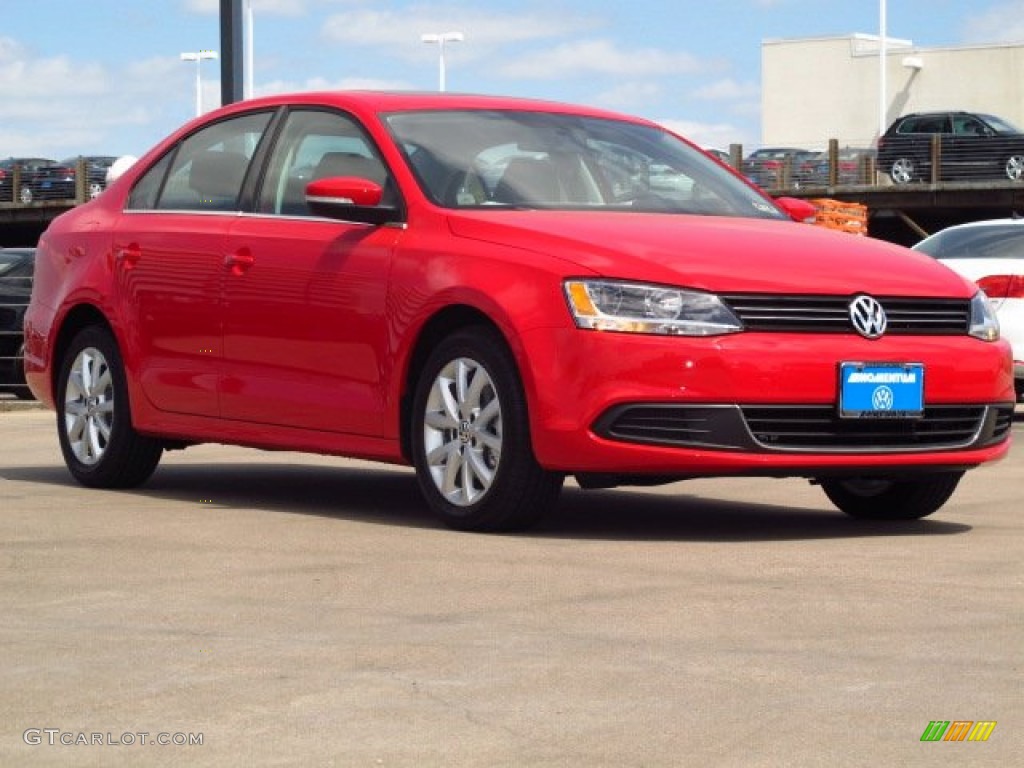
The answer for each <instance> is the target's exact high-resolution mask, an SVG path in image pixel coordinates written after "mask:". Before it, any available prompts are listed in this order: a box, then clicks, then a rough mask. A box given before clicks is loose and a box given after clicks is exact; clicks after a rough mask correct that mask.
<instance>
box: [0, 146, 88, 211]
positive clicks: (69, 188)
mask: <svg viewBox="0 0 1024 768" xmlns="http://www.w3.org/2000/svg"><path fill="white" fill-rule="evenodd" d="M59 167H64V168H73V170H74V180H69V179H67V178H66V176H61V175H59V174H54V173H52V172H51V171H49V170H42V171H26V169H24V168H22V167H21V166H20V165H14V166H13V167H12V168H10V169H3V170H0V207H3V208H31V207H40V206H45V205H48V204H52V203H55V202H61V203H68V204H78V203H84V202H86V201H87V200H89V199H90V198H93V197H95V196H96V195H97V194H99V193H100V192H101V191H102V190H103V188H104V187H105V186H106V179H105V176H104V177H103V178H101V177H100V175H99V173H98V172H93V173H91V174H90V169H89V164H88V163H87V162H86V160H85V159H84V158H80V159H79V160H78V161H77V162H76V163H75V164H74V165H73V166H63V165H62V166H59Z"/></svg>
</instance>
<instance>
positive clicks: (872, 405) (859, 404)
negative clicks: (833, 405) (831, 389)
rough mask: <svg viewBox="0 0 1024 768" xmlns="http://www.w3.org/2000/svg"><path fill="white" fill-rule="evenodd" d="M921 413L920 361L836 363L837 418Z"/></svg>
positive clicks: (904, 416)
mask: <svg viewBox="0 0 1024 768" xmlns="http://www.w3.org/2000/svg"><path fill="white" fill-rule="evenodd" d="M922 416H924V364H923V363H861V362H847V363H841V364H840V366H839V417H840V418H843V419H919V418H921V417H922Z"/></svg>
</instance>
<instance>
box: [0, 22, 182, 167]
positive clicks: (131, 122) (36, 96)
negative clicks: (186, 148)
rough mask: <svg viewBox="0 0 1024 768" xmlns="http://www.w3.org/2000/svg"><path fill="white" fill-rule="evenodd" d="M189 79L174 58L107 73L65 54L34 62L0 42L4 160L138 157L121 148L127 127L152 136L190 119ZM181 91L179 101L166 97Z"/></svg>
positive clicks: (17, 46) (31, 55) (17, 47)
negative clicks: (108, 155) (104, 155)
mask: <svg viewBox="0 0 1024 768" xmlns="http://www.w3.org/2000/svg"><path fill="white" fill-rule="evenodd" d="M191 82H192V80H191V78H190V77H189V73H188V72H186V71H185V70H184V69H183V68H182V67H181V63H180V62H179V61H178V60H177V58H176V57H175V58H152V59H149V60H146V61H140V62H136V63H134V64H132V65H131V66H128V67H126V68H125V69H123V70H121V71H118V72H116V73H115V72H112V71H110V70H109V69H107V68H106V67H104V66H102V65H100V64H98V63H96V62H90V61H79V60H75V59H73V58H71V57H69V56H65V55H58V56H39V55H37V54H36V53H35V52H34V51H32V50H31V49H29V48H28V47H27V46H25V45H23V44H21V43H19V42H18V41H15V40H12V39H10V38H0V147H2V149H3V152H4V154H5V155H7V154H10V155H44V156H49V157H56V158H60V157H63V156H67V155H72V154H78V153H83V154H89V153H92V152H112V153H118V152H121V151H128V150H131V151H140V150H141V149H144V148H143V147H123V146H121V144H122V142H123V139H122V135H123V134H125V133H126V132H127V131H128V129H135V128H138V127H140V126H150V127H151V128H152V131H153V133H154V134H156V135H162V134H164V133H167V132H169V131H170V130H172V129H173V128H174V127H176V125H177V124H178V123H179V122H180V121H181V120H182V119H183V118H185V117H187V116H189V115H190V114H191V110H190V106H189V105H191V104H192V103H193V102H192V100H191V99H193V98H194V96H191V95H190V94H192V93H193V92H192V91H190V90H189V85H190V84H191ZM168 93H172V94H173V93H180V94H181V99H180V101H175V100H173V99H168Z"/></svg>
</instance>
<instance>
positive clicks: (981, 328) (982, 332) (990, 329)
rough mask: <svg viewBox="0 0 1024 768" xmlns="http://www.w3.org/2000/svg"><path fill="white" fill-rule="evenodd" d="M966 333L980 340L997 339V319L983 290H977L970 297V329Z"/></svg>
mask: <svg viewBox="0 0 1024 768" xmlns="http://www.w3.org/2000/svg"><path fill="white" fill-rule="evenodd" d="M968 333H970V334H971V336H973V337H974V338H976V339H981V340H982V341H998V340H999V320H998V319H997V318H996V311H995V310H994V309H992V304H991V303H990V302H989V300H988V296H986V295H985V292H984V291H978V292H977V293H976V294H974V298H972V299H971V330H970V331H968Z"/></svg>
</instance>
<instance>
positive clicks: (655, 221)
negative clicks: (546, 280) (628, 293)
mask: <svg viewBox="0 0 1024 768" xmlns="http://www.w3.org/2000/svg"><path fill="white" fill-rule="evenodd" d="M449 225H450V227H451V230H452V232H453V233H454V234H455V235H457V236H459V237H465V238H470V239H474V240H480V241H484V242H489V243H495V244H500V245H506V246H511V247H515V248H523V249H527V250H530V251H534V252H536V253H543V254H547V255H549V256H554V257H557V258H559V259H562V260H564V261H568V262H571V263H573V264H575V265H577V266H578V267H579V269H580V273H579V276H581V277H582V276H584V275H585V273H586V272H593V273H596V274H599V275H602V276H607V277H616V278H622V279H627V280H642V281H647V282H652V283H665V284H670V285H679V286H684V287H690V288H697V289H701V290H707V291H715V292H722V293H726V292H728V293H738V292H757V293H807V294H840V295H846V294H853V293H858V292H862V291H863V292H866V293H873V294H878V295H891V296H934V297H943V296H945V297H958V298H967V297H970V296H971V295H972V294H973V293H974V292H975V291H976V290H977V289H976V288H975V287H974V286H972V285H971V284H970V283H968V282H967V281H965V280H964V279H963V278H961V277H959V276H957V275H956V274H955V273H953V272H952V271H951V270H949V269H947V268H946V267H944V266H942V265H941V264H939V263H938V262H936V261H935V260H934V259H932V258H931V257H930V256H926V255H924V254H920V253H916V252H914V251H911V250H909V249H907V248H903V247H902V246H897V245H892V244H890V243H885V242H882V241H879V240H873V239H871V238H867V237H857V236H855V235H849V234H845V233H839V232H832V231H829V230H826V229H823V228H820V227H814V226H810V225H808V224H797V223H796V222H792V221H783V220H769V219H740V218H725V217H715V216H686V215H666V214H643V213H627V212H622V213H618V212H615V213H602V212H597V211H583V212H574V211H570V212H566V211H536V210H534V211H509V210H502V211H471V212H460V213H458V214H452V215H451V216H450V218H449Z"/></svg>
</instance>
